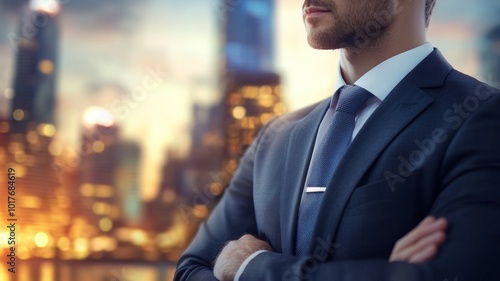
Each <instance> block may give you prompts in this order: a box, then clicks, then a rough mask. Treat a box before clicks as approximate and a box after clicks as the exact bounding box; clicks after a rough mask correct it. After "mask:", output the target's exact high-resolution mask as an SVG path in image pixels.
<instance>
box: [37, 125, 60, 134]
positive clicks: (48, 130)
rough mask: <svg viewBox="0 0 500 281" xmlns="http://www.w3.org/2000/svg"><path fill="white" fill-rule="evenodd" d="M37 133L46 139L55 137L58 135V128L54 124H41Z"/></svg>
mask: <svg viewBox="0 0 500 281" xmlns="http://www.w3.org/2000/svg"><path fill="white" fill-rule="evenodd" d="M37 131H38V134H40V135H41V136H45V137H53V136H54V135H55V134H56V128H55V127H54V125H52V124H40V125H38V127H37Z"/></svg>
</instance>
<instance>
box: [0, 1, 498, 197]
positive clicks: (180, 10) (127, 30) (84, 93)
mask: <svg viewBox="0 0 500 281" xmlns="http://www.w3.org/2000/svg"><path fill="white" fill-rule="evenodd" d="M23 2H24V5H26V3H27V2H28V1H8V0H4V1H3V2H0V3H3V7H2V9H1V11H0V13H1V17H0V18H1V19H0V26H1V27H0V31H2V32H1V33H0V51H1V52H2V54H4V56H3V58H4V59H2V60H1V61H0V89H1V91H2V93H3V94H2V95H0V103H1V104H2V105H1V106H0V116H3V117H4V118H7V117H8V114H9V106H8V104H9V102H8V99H7V97H8V96H9V93H10V92H11V91H10V88H11V87H12V86H11V83H12V79H13V78H12V69H13V67H14V65H13V56H14V53H15V49H14V48H13V47H12V43H11V42H9V41H10V40H11V39H12V33H13V32H15V30H16V25H17V24H18V23H19V20H22V19H20V18H19V17H20V14H19V12H20V9H21V8H22V6H23ZM241 2H242V1H236V0H235V1H229V2H225V1H220V0H213V1H201V0H196V1H189V3H188V2H185V1H179V0H170V1H162V0H147V1H141V3H138V2H135V1H113V0H108V1H91V2H89V1H85V2H81V1H76V0H73V1H69V0H68V1H60V3H62V5H61V6H62V7H61V13H60V15H59V18H60V27H61V42H60V44H59V45H60V46H59V47H60V50H61V51H60V55H59V77H58V79H57V81H58V87H57V89H58V91H57V112H56V113H57V115H56V121H57V127H58V133H57V135H56V139H57V140H58V141H59V142H60V144H61V145H63V146H64V147H65V148H66V149H68V150H73V151H78V149H79V146H80V143H79V142H80V138H79V136H80V134H81V131H80V126H75V124H81V123H82V115H83V112H84V110H85V109H86V108H88V107H90V106H101V107H105V108H108V110H110V111H111V112H113V113H114V115H115V118H116V119H117V120H116V121H117V122H118V123H120V124H121V125H122V135H123V137H124V138H126V139H129V140H131V141H135V142H137V143H139V144H140V146H141V147H142V148H143V149H144V151H143V152H144V153H143V155H142V156H141V171H142V173H141V175H142V176H141V183H142V184H141V186H142V187H144V188H143V189H142V191H141V194H142V197H143V198H144V199H145V200H151V199H153V198H154V197H155V196H156V195H157V192H158V186H159V183H160V180H161V175H160V172H161V168H162V166H163V165H164V164H165V161H168V159H166V158H165V157H166V155H167V150H169V149H170V150H175V151H177V152H178V153H179V154H181V155H187V153H189V149H190V137H189V132H190V130H189V128H190V127H192V126H193V125H194V124H193V118H192V115H191V112H192V106H193V104H194V103H197V104H204V105H207V106H210V105H214V104H216V103H217V102H218V101H219V100H220V99H221V98H222V96H221V93H220V89H219V84H218V79H219V78H218V71H217V69H218V67H219V65H218V64H219V58H218V56H219V55H220V52H221V50H220V40H221V34H220V19H221V17H222V16H223V11H224V9H225V7H228V8H229V10H230V9H232V6H235V5H240V4H241ZM226 3H227V4H226ZM225 5H227V6H225ZM301 7H302V1H288V0H279V1H276V13H275V18H276V19H275V22H276V31H275V36H276V37H275V43H276V47H275V48H274V52H275V53H276V56H275V57H276V60H275V62H274V63H273V65H272V66H271V68H272V69H274V70H275V71H276V72H277V73H279V74H280V75H281V76H282V81H283V93H284V101H285V103H286V104H287V106H288V109H289V110H294V109H298V108H300V107H302V106H305V105H307V104H310V103H312V102H314V101H317V100H320V99H322V98H325V97H326V96H328V95H330V94H331V88H332V85H333V80H334V79H333V77H335V75H336V74H335V73H336V72H337V71H338V69H337V68H338V66H337V65H338V52H337V51H333V52H332V51H317V50H313V49H311V48H310V47H309V46H308V45H307V42H306V37H305V36H306V35H305V31H304V28H303V23H302V18H301ZM498 11H500V4H499V3H497V1H491V0H481V1H475V2H474V3H471V2H469V1H458V2H457V1H454V2H453V3H452V2H450V1H438V3H437V6H436V11H435V13H434V16H433V18H432V21H431V26H430V29H429V41H431V42H433V44H434V45H435V46H436V47H438V48H440V49H441V51H442V52H443V53H444V55H445V56H446V57H447V58H448V59H449V60H450V61H451V62H452V64H453V65H454V66H455V67H456V68H457V69H459V70H461V71H464V72H465V73H467V74H470V75H473V76H475V77H478V78H480V79H482V80H487V79H488V77H480V69H479V68H480V67H479V58H478V54H477V51H476V50H477V49H478V47H477V39H478V38H479V37H480V34H481V32H484V31H485V30H487V28H488V27H490V26H492V25H493V24H494V23H495V20H496V15H498ZM290 42H293V44H291V43H290ZM154 73H156V76H155V78H156V79H157V81H156V82H157V83H156V84H155V87H152V88H151V89H148V90H147V91H144V92H134V91H138V88H140V87H141V86H142V83H143V80H144V79H147V77H150V76H151V75H155V74H154ZM158 105H161V106H158Z"/></svg>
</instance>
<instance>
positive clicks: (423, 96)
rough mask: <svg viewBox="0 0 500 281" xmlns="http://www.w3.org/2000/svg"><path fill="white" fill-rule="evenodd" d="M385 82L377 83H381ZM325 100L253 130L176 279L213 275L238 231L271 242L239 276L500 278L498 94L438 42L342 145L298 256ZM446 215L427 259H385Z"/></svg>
mask: <svg viewBox="0 0 500 281" xmlns="http://www.w3.org/2000/svg"><path fill="white" fill-rule="evenodd" d="M381 83H383V81H381ZM328 105H329V100H325V101H323V102H320V103H318V104H315V105H312V106H309V107H307V108H305V109H302V110H299V111H296V112H293V113H290V114H287V115H284V116H282V117H279V118H276V119H274V120H273V121H271V122H269V123H268V124H267V125H266V126H264V127H263V129H261V131H260V133H259V135H258V136H257V138H256V140H255V141H254V143H253V144H252V146H251V147H250V148H249V149H248V150H247V152H246V153H245V155H244V156H243V158H242V159H241V161H240V166H239V169H238V170H237V172H236V173H235V175H234V178H233V180H232V182H231V184H230V186H229V187H228V189H227V190H226V192H225V194H224V196H223V198H222V199H221V201H220V202H219V204H218V205H217V207H216V208H215V209H214V210H213V212H212V214H211V216H210V217H209V219H208V220H207V222H206V223H204V224H202V225H201V226H200V228H199V230H198V233H197V235H196V237H195V238H194V240H193V242H192V243H191V245H190V246H189V248H188V249H187V250H186V251H185V253H184V254H183V255H182V257H181V259H180V261H179V263H178V266H177V272H176V275H175V280H179V281H180V280H185V281H188V280H203V281H206V280H216V279H215V277H214V276H213V273H212V267H213V263H214V260H215V258H216V257H217V255H218V253H219V252H220V251H221V249H222V248H223V246H224V244H225V243H226V242H227V241H229V240H235V239H238V238H239V237H240V236H242V235H243V234H253V235H254V236H256V237H258V238H260V239H262V240H266V241H267V242H269V244H270V245H271V246H272V248H273V250H274V252H266V253H262V254H260V255H258V256H257V257H255V258H254V259H253V260H251V262H250V263H249V264H248V266H247V267H246V269H245V270H244V272H243V275H242V277H241V279H240V280H242V281H244V280H258V281H265V280H269V281H279V280H338V281H360V280H363V281H369V280H373V281H375V280H377V281H378V280H394V281H401V280H403V281H408V280H436V281H445V280H449V281H479V280H492V281H499V280H500V95H499V91H498V90H497V89H494V88H492V87H490V86H487V85H485V84H483V83H481V82H479V81H477V80H475V79H473V78H471V77H469V76H466V75H464V74H462V73H460V72H458V71H456V70H454V69H453V68H452V67H451V66H450V65H449V64H448V63H447V62H446V60H445V59H444V58H443V57H442V56H441V54H440V52H439V51H438V50H434V51H433V52H432V53H431V54H430V55H429V56H428V57H427V58H425V59H424V60H423V61H422V62H421V63H420V64H419V65H418V66H417V67H416V68H415V69H414V70H412V71H411V72H410V73H409V74H408V75H407V76H406V77H405V78H404V79H403V80H402V81H401V82H400V83H399V84H398V85H397V86H396V87H395V88H394V90H393V91H392V92H391V93H390V94H389V95H388V96H387V98H386V99H385V100H384V101H383V102H382V103H381V104H380V106H379V107H378V108H377V110H376V111H375V112H374V113H373V115H372V116H371V117H370V118H369V119H368V121H367V122H366V123H365V125H364V126H363V128H362V129H361V131H360V132H359V133H358V135H357V136H356V138H355V139H354V140H353V142H352V143H351V145H350V146H349V148H348V150H347V152H346V154H345V156H344V157H343V159H342V161H341V162H340V164H339V165H338V167H337V169H336V171H335V172H334V174H332V175H330V176H331V180H330V183H329V184H328V187H327V191H326V193H325V195H324V198H323V201H322V204H321V206H320V212H319V217H318V220H317V223H316V225H315V229H314V233H315V234H314V235H313V237H311V244H310V251H309V252H310V257H302V258H299V257H295V256H294V254H295V239H296V229H297V215H298V209H299V204H300V198H301V194H302V190H303V186H304V181H305V177H306V172H307V168H308V165H309V160H310V158H311V154H312V149H313V145H314V141H315V137H316V132H317V130H318V127H319V124H320V122H321V120H322V118H323V115H324V113H325V112H326V110H327V107H328ZM428 215H433V216H436V217H445V218H446V219H447V220H448V223H449V227H448V230H447V239H446V242H445V243H444V244H443V245H442V247H441V248H439V253H438V255H437V256H436V257H435V258H434V259H433V260H432V261H430V262H427V263H424V264H419V265H413V264H408V263H402V262H396V263H389V262H388V258H389V256H390V254H391V251H392V249H393V247H394V244H395V242H396V241H397V240H398V239H400V238H401V237H403V236H404V235H405V234H407V233H408V232H409V231H411V230H412V229H413V228H414V227H415V226H416V225H417V224H418V223H419V222H420V221H421V220H422V219H423V218H424V217H426V216H428Z"/></svg>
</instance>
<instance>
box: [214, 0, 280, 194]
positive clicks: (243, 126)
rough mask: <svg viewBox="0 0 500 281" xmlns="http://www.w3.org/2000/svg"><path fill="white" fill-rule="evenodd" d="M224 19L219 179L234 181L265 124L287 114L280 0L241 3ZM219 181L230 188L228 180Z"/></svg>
mask: <svg viewBox="0 0 500 281" xmlns="http://www.w3.org/2000/svg"><path fill="white" fill-rule="evenodd" d="M225 12H226V13H225V15H226V17H225V21H223V27H224V28H223V29H224V32H225V34H224V35H225V36H223V40H224V41H223V46H224V47H223V53H224V59H223V60H222V61H224V63H223V65H222V74H221V76H222V77H223V79H222V81H223V83H222V90H223V93H224V101H223V103H224V110H225V113H224V114H225V115H224V122H223V124H222V126H224V128H225V136H224V139H225V140H226V145H225V151H224V153H223V155H224V156H223V161H222V162H223V163H222V169H221V171H219V173H218V174H219V175H223V176H221V177H218V178H224V179H230V178H231V176H232V174H233V172H234V171H235V170H236V168H237V166H238V161H239V158H240V157H241V156H242V155H243V153H244V151H245V150H246V148H247V147H248V146H249V145H250V143H251V142H252V141H253V138H254V137H255V135H256V134H257V132H258V130H259V129H260V127H261V126H262V125H263V124H264V123H266V122H267V121H268V120H269V119H270V118H272V117H274V116H276V115H280V114H283V113H284V111H285V106H284V104H283V103H282V101H281V92H280V89H281V87H280V76H279V75H278V74H276V73H275V72H274V39H275V38H274V28H275V27H274V26H275V16H274V12H275V3H274V0H255V1H237V3H235V4H234V5H232V6H228V8H227V9H226V11H225ZM214 184H222V185H223V186H226V185H227V184H228V180H223V181H221V180H218V181H216V182H214Z"/></svg>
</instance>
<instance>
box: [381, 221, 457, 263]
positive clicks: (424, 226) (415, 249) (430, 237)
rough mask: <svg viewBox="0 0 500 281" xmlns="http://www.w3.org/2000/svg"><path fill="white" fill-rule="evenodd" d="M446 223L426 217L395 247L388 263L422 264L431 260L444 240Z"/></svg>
mask: <svg viewBox="0 0 500 281" xmlns="http://www.w3.org/2000/svg"><path fill="white" fill-rule="evenodd" d="M447 226H448V223H447V221H446V220H445V219H444V218H441V219H437V220H436V219H435V218H433V217H427V218H426V219H424V220H423V221H422V222H421V223H420V224H419V225H418V226H417V227H416V228H415V229H413V230H412V231H411V232H409V233H408V234H407V235H405V236H404V237H403V238H401V239H400V240H399V241H398V242H397V243H396V245H395V247H394V249H393V252H392V254H391V258H390V261H406V262H410V263H423V262H426V261H429V260H430V259H432V258H433V257H434V256H435V255H436V254H437V252H438V248H439V246H441V245H442V244H443V243H444V241H445V240H446V228H447Z"/></svg>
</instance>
